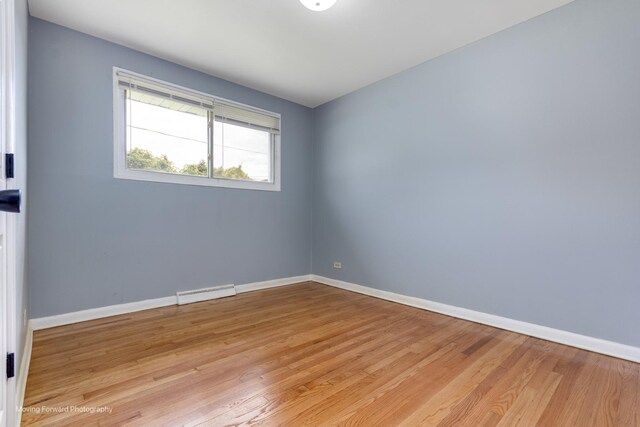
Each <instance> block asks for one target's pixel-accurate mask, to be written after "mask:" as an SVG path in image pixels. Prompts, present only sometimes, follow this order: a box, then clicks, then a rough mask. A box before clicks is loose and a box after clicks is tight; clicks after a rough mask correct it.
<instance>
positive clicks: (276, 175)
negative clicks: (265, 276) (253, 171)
mask: <svg viewBox="0 0 640 427" xmlns="http://www.w3.org/2000/svg"><path fill="white" fill-rule="evenodd" d="M118 73H126V74H128V75H130V76H132V77H134V78H136V79H140V80H143V81H149V82H150V83H155V84H159V85H162V86H166V87H167V88H170V89H172V90H174V91H179V92H183V93H185V94H189V95H192V96H194V95H195V96H198V97H204V98H209V99H211V100H212V101H218V102H223V103H225V104H229V105H232V106H236V107H240V108H244V109H247V110H254V111H257V112H260V113H265V114H268V115H271V116H274V117H277V118H278V120H280V129H282V117H281V116H280V114H278V113H274V112H271V111H267V110H263V109H261V108H256V107H252V106H250V105H246V104H241V103H239V102H235V101H231V100H228V99H224V98H220V97H218V96H213V95H210V94H207V93H204V92H200V91H197V90H193V89H189V88H186V87H183V86H179V85H176V84H173V83H168V82H165V81H162V80H158V79H155V78H153V77H148V76H145V75H142V74H139V73H135V72H132V71H129V70H125V69H123V68H119V67H113V176H114V178H119V179H131V180H136V181H151V182H162V183H169V184H186V185H200V186H207V187H223V188H235V189H243V190H262V191H280V188H281V185H280V169H281V148H280V145H281V144H280V139H281V135H280V134H272V138H273V149H272V159H271V164H272V171H271V172H272V176H273V179H272V182H261V181H248V180H241V179H231V178H212V177H203V176H193V175H180V174H171V173H165V172H156V171H150V170H139V169H129V168H127V162H126V155H127V141H126V118H125V97H124V90H123V89H121V88H120V87H119V84H118ZM209 163H210V164H211V162H209Z"/></svg>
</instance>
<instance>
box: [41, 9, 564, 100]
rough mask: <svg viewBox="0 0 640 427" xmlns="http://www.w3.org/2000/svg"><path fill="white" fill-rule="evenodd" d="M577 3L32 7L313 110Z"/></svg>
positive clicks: (58, 19)
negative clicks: (314, 8) (324, 8)
mask: <svg viewBox="0 0 640 427" xmlns="http://www.w3.org/2000/svg"><path fill="white" fill-rule="evenodd" d="M571 1H572V0H395V1H394V0H338V2H337V4H336V5H335V6H334V7H333V8H331V9H329V10H327V11H325V12H312V11H310V10H308V9H306V8H305V7H304V6H302V4H300V2H299V1H298V0H29V8H30V12H31V15H33V16H35V17H37V18H41V19H45V20H47V21H51V22H55V23H56V24H60V25H64V26H66V27H69V28H73V29H75V30H78V31H82V32H84V33H88V34H91V35H94V36H97V37H100V38H103V39H106V40H110V41H113V42H115V43H119V44H122V45H125V46H128V47H131V48H133V49H137V50H140V51H143V52H147V53H149V54H151V55H154V56H158V57H160V58H164V59H167V60H169V61H173V62H176V63H179V64H183V65H186V66H188V67H191V68H194V69H196V70H200V71H203V72H205V73H208V74H212V75H215V76H218V77H222V78H224V79H226V80H230V81H232V82H236V83H239V84H242V85H245V86H248V87H251V88H254V89H257V90H260V91H263V92H267V93H270V94H273V95H276V96H279V97H282V98H285V99H288V100H291V101H294V102H297V103H300V104H303V105H306V106H309V107H315V106H317V105H320V104H323V103H325V102H327V101H330V100H332V99H335V98H337V97H339V96H341V95H344V94H346V93H349V92H352V91H354V90H356V89H359V88H361V87H363V86H366V85H368V84H370V83H373V82H375V81H378V80H381V79H383V78H385V77H388V76H390V75H392V74H395V73H397V72H399V71H402V70H405V69H407V68H410V67H413V66H415V65H417V64H420V63H422V62H424V61H427V60H429V59H431V58H434V57H436V56H438V55H441V54H443V53H446V52H449V51H451V50H454V49H456V48H459V47H461V46H464V45H466V44H469V43H471V42H474V41H476V40H479V39H481V38H483V37H486V36H488V35H490V34H493V33H496V32H498V31H500V30H503V29H505V28H508V27H511V26H513V25H516V24H518V23H520V22H523V21H525V20H527V19H530V18H532V17H534V16H537V15H540V14H543V13H545V12H547V11H549V10H552V9H555V8H557V7H559V6H562V5H564V4H567V3H570V2H571Z"/></svg>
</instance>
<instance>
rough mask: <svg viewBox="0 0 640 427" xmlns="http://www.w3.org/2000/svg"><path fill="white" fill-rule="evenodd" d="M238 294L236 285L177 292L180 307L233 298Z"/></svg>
mask: <svg viewBox="0 0 640 427" xmlns="http://www.w3.org/2000/svg"><path fill="white" fill-rule="evenodd" d="M235 294H236V285H223V286H215V287H213V288H203V289H195V290H193V291H182V292H176V295H177V296H178V305H183V304H191V303H192V302H198V301H207V300H210V299H216V298H224V297H231V296H234V295H235Z"/></svg>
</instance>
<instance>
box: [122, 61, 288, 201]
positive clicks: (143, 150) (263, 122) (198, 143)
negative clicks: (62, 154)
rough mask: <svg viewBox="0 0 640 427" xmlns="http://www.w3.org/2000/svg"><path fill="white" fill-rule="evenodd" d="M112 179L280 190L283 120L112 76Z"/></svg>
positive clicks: (160, 84) (177, 89) (180, 90)
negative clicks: (281, 128)
mask: <svg viewBox="0 0 640 427" xmlns="http://www.w3.org/2000/svg"><path fill="white" fill-rule="evenodd" d="M114 86H115V97H114V100H115V101H114V102H115V108H114V115H115V120H114V122H115V127H114V132H115V138H114V150H115V151H114V176H115V177H116V178H124V179H136V180H143V181H157V182H170V183H181V184H191V185H208V186H218V187H231V188H243V189H251V190H270V191H279V190H280V115H279V114H276V113H270V112H268V111H264V110H260V109H257V108H253V107H249V106H246V105H242V104H238V103H235V102H232V101H227V100H224V99H220V98H216V97H214V96H211V95H206V94H204V93H201V92H197V91H193V90H189V89H185V88H182V87H179V86H175V85H171V84H168V83H164V82H160V81H158V80H155V79H151V78H148V77H144V76H141V75H138V74H135V73H131V72H128V71H125V70H121V69H118V68H114Z"/></svg>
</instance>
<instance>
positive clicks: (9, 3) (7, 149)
mask: <svg viewBox="0 0 640 427" xmlns="http://www.w3.org/2000/svg"><path fill="white" fill-rule="evenodd" d="M0 7H1V8H2V12H1V19H2V29H3V30H2V34H1V35H0V38H1V43H2V48H1V52H2V58H1V59H0V68H1V72H0V74H1V80H2V81H1V85H2V89H1V91H2V106H1V113H0V115H1V116H2V117H1V119H0V120H1V123H2V131H1V132H0V155H1V156H2V157H1V159H0V190H4V189H6V188H8V187H9V184H8V182H7V180H6V179H5V178H4V175H5V164H4V162H5V156H4V154H5V153H12V152H13V150H14V147H15V126H16V122H15V117H16V104H15V100H16V98H15V90H16V81H15V0H0ZM16 220H17V219H16V218H15V217H13V218H11V216H9V215H6V214H5V215H0V221H3V222H4V226H5V227H4V231H5V233H4V242H3V246H4V251H3V253H4V257H3V259H0V265H2V267H3V268H1V269H0V274H3V275H4V277H3V278H2V279H4V280H2V279H0V281H4V283H5V286H4V289H2V291H1V292H0V294H1V295H2V296H1V297H0V310H1V311H2V316H3V322H2V323H3V326H4V327H2V328H1V330H0V342H1V343H2V344H0V346H1V347H2V349H1V350H2V353H0V357H1V358H2V361H1V362H2V365H3V369H2V376H3V377H4V378H2V379H0V381H1V382H2V387H3V388H4V392H5V393H4V397H5V398H4V402H2V403H1V406H0V410H4V412H5V414H4V417H5V422H6V425H7V426H12V425H14V424H15V423H16V422H17V420H18V419H19V417H17V411H18V410H21V408H17V407H16V402H15V398H16V377H15V376H14V377H13V378H11V379H7V378H6V371H5V369H6V368H4V367H5V366H6V364H5V357H6V354H8V353H14V354H17V352H16V350H17V336H16V335H17V334H16V327H17V325H16V322H17V314H16V311H17V307H16V303H17V297H16V263H15V260H16V236H17V233H16ZM18 366H19V361H18V360H15V359H14V370H16V371H17V368H18ZM16 374H17V372H16Z"/></svg>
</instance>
